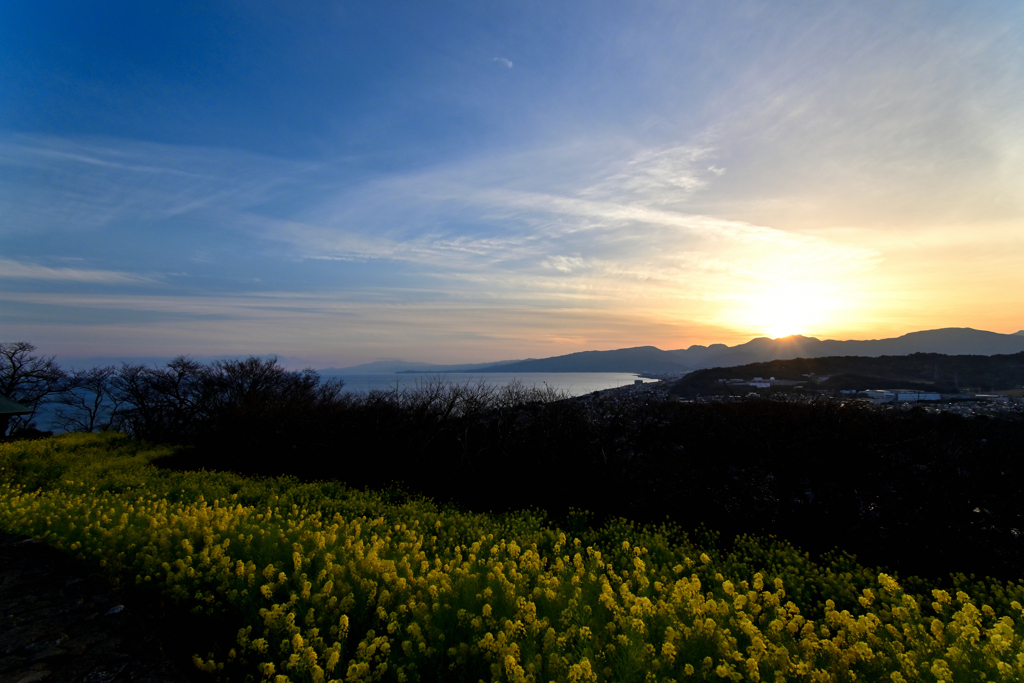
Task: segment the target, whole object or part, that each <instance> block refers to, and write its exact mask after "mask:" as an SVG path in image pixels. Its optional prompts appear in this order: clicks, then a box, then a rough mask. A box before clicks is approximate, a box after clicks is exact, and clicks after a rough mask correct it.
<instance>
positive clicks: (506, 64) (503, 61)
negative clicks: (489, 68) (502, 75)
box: [494, 57, 512, 69]
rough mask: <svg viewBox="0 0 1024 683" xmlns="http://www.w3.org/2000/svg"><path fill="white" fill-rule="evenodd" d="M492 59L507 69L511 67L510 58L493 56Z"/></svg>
mask: <svg viewBox="0 0 1024 683" xmlns="http://www.w3.org/2000/svg"><path fill="white" fill-rule="evenodd" d="M494 61H495V62H497V63H498V64H501V65H502V66H503V67H505V68H507V69H511V68H512V60H511V59H508V58H506V57H495V58H494Z"/></svg>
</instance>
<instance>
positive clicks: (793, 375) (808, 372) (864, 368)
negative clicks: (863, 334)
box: [672, 352, 1024, 394]
mask: <svg viewBox="0 0 1024 683" xmlns="http://www.w3.org/2000/svg"><path fill="white" fill-rule="evenodd" d="M808 376H815V377H828V378H829V380H828V382H827V383H826V384H825V386H826V387H828V388H834V389H880V388H884V387H887V386H890V387H899V388H907V389H913V388H921V389H928V390H931V391H939V392H945V393H953V392H954V391H956V390H957V389H956V387H957V386H959V387H971V388H975V389H978V390H980V391H998V390H1004V389H1016V388H1019V387H1021V386H1022V385H1024V352H1021V353H1015V354H1010V355H999V356H947V355H944V354H940V353H914V354H911V355H909V356H880V357H877V358H869V357H864V356H830V357H826V358H796V359H793V360H773V361H769V362H764V363H751V364H749V365H738V366H733V367H727V368H709V369H706V370H698V371H696V372H692V373H690V374H689V375H686V376H685V377H683V378H682V379H680V380H679V381H678V382H677V383H676V384H675V385H674V386H673V388H672V392H673V393H677V394H682V393H689V392H692V391H694V390H696V391H700V390H702V389H711V388H713V387H714V386H715V385H716V384H717V383H718V380H720V379H733V378H737V379H751V378H753V377H766V378H767V377H775V378H776V379H783V380H808V381H810V380H809V377H808Z"/></svg>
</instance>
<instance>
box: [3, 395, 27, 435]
mask: <svg viewBox="0 0 1024 683" xmlns="http://www.w3.org/2000/svg"><path fill="white" fill-rule="evenodd" d="M31 414H32V409H31V408H26V407H25V406H23V405H21V404H20V403H18V402H17V401H12V400H11V399H9V398H7V397H6V396H3V395H0V437H2V436H6V435H7V425H8V424H9V423H10V420H11V418H12V417H14V416H15V415H31Z"/></svg>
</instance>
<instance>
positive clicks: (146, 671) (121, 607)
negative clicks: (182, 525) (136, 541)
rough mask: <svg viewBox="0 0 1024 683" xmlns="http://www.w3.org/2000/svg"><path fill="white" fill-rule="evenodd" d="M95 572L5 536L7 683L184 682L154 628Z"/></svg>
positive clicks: (1, 552) (0, 620)
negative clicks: (37, 682)
mask: <svg viewBox="0 0 1024 683" xmlns="http://www.w3.org/2000/svg"><path fill="white" fill-rule="evenodd" d="M145 621H146V620H145V619H144V618H143V615H141V614H137V613H136V612H135V611H134V610H133V609H132V606H131V605H125V604H123V598H121V597H119V596H118V594H117V593H116V592H115V591H114V590H113V589H112V587H111V585H110V584H109V583H108V582H107V581H105V580H104V579H103V577H102V576H101V575H99V574H96V573H95V572H94V570H93V568H92V567H90V566H89V565H87V564H86V563H84V562H81V561H78V560H76V559H74V558H72V557H69V556H67V555H65V554H64V553H61V552H59V551H57V550H55V549H53V548H51V547H49V546H47V545H46V544H44V543H40V542H38V541H35V540H32V539H25V538H23V537H18V536H9V535H6V534H3V533H2V532H0V683H33V682H34V681H44V680H45V681H47V683H58V682H60V683H63V682H65V681H66V682H68V683H124V682H127V681H141V682H143V683H184V682H186V681H195V680H196V679H197V677H198V676H197V672H194V671H190V670H188V669H187V668H186V665H184V664H183V665H178V664H176V663H171V662H170V661H169V660H168V658H167V656H166V654H165V653H164V651H163V648H162V646H161V643H160V641H159V639H158V638H157V637H156V635H154V633H153V630H152V628H151V627H150V626H149V625H148V624H147V623H145Z"/></svg>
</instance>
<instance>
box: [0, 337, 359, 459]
mask: <svg viewBox="0 0 1024 683" xmlns="http://www.w3.org/2000/svg"><path fill="white" fill-rule="evenodd" d="M34 352H35V347H34V346H33V345H32V344H29V343H28V342H14V343H2V344H0V393H2V394H3V395H4V396H7V397H8V398H10V399H12V400H14V401H16V402H18V403H20V404H22V405H24V406H25V407H27V408H29V409H31V410H32V412H31V413H30V414H28V415H21V416H15V417H14V418H12V420H11V425H10V431H11V433H12V434H17V433H22V434H32V433H35V431H36V430H35V427H36V419H37V417H38V414H39V411H40V409H41V408H42V407H43V406H46V405H47V404H49V406H50V407H51V408H52V410H51V414H52V419H53V421H54V422H55V423H56V425H57V426H58V427H59V428H60V429H61V430H63V431H80V432H93V431H102V430H111V429H113V430H119V431H122V432H125V433H127V434H129V435H131V436H134V437H137V438H140V439H145V440H148V441H156V442H163V443H194V442H196V441H200V440H203V441H209V440H211V439H214V438H218V437H220V438H227V437H230V438H231V439H233V440H234V441H235V442H237V443H239V444H241V445H244V444H245V443H246V442H247V441H252V442H254V443H264V444H266V445H268V446H270V445H273V444H275V440H274V436H275V435H280V434H282V433H284V432H286V431H301V430H303V429H309V428H310V427H311V426H312V425H313V424H315V422H316V421H317V420H318V419H323V418H324V417H325V412H329V411H330V410H331V409H333V408H335V407H336V406H337V405H338V404H340V403H341V399H340V390H341V387H342V383H341V382H340V381H337V380H328V381H321V379H320V376H319V375H318V374H317V373H316V372H315V371H314V370H310V369H306V370H299V371H294V370H287V369H285V368H284V367H283V366H281V365H280V363H279V362H278V360H277V359H276V358H259V357H255V356H251V357H249V358H246V359H244V360H225V361H215V362H213V363H209V364H204V363H200V362H198V361H195V360H192V359H190V358H188V357H187V356H179V357H178V358H175V359H174V360H172V361H170V362H169V363H167V364H166V365H165V366H163V367H152V366H147V365H141V364H131V363H125V364H122V365H121V366H113V365H110V366H102V367H94V368H90V369H80V370H72V371H65V370H64V369H62V368H61V367H60V366H59V365H58V364H57V363H56V361H55V360H54V357H53V356H40V355H36V354H35V353H34ZM0 436H2V435H0ZM268 437H269V440H268Z"/></svg>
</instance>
